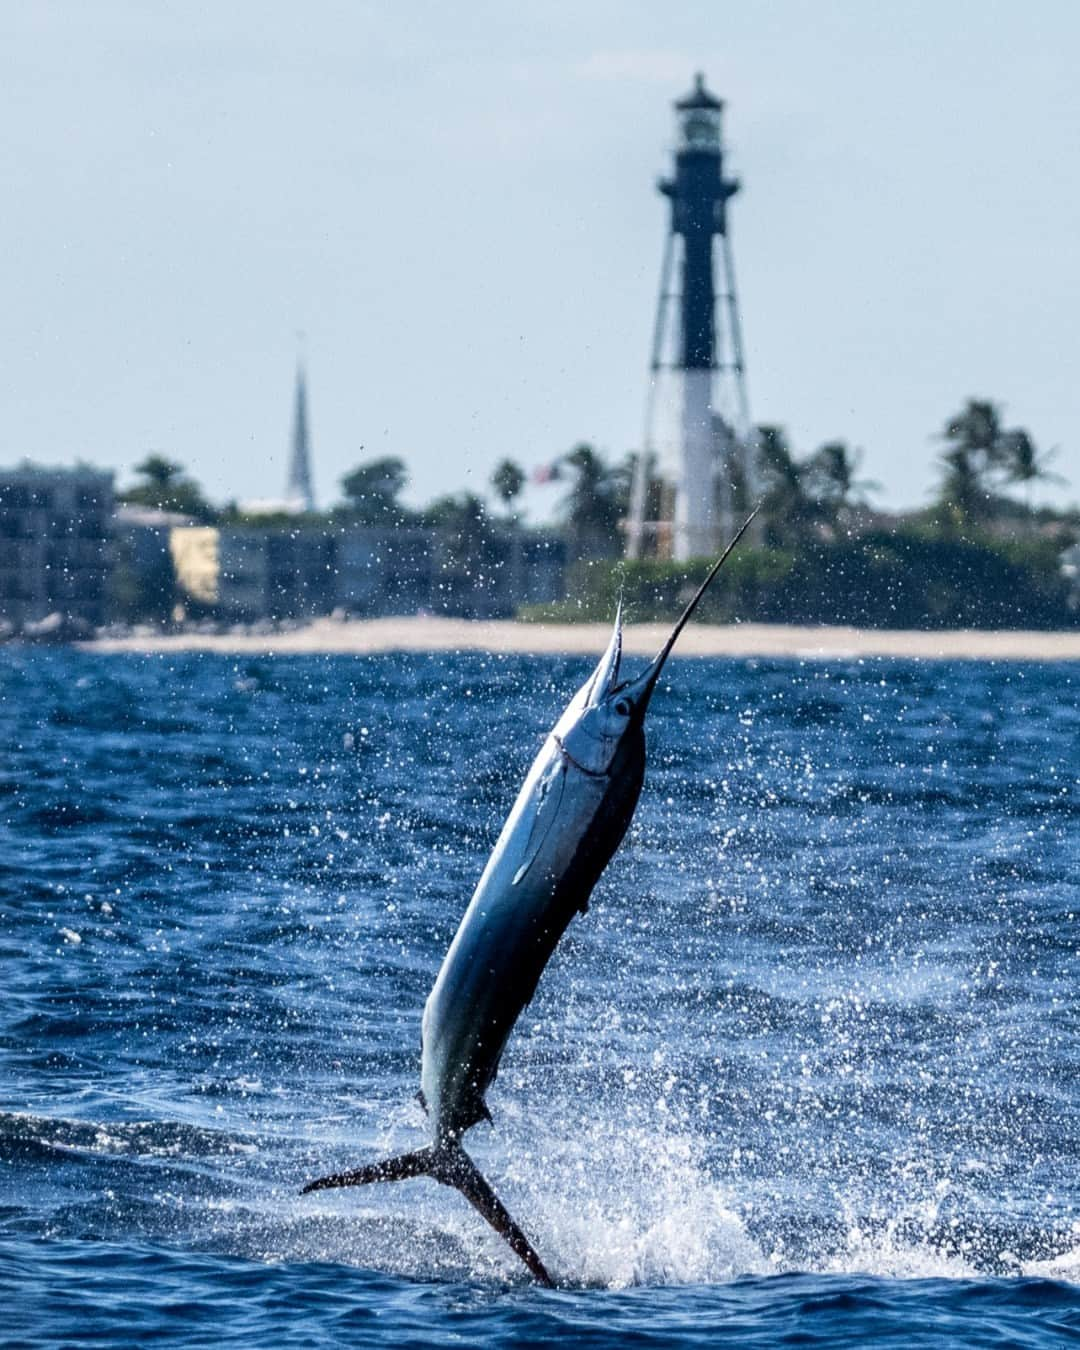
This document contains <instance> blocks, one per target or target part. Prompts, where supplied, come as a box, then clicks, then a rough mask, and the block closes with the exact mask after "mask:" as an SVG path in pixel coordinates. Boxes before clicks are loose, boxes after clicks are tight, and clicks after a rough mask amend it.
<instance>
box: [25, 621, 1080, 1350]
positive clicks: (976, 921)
mask: <svg viewBox="0 0 1080 1350" xmlns="http://www.w3.org/2000/svg"><path fill="white" fill-rule="evenodd" d="M589 664H590V663H588V662H584V661H581V660H578V659H570V658H556V657H526V656H507V657H497V658H496V657H485V656H481V655H477V654H460V655H455V654H447V655H443V654H440V655H438V656H435V655H432V656H423V655H419V656H418V655H409V656H403V655H397V656H392V655H391V656H378V657H366V658H347V657H329V658H320V657H304V658H300V657H297V658H276V659H269V658H268V659H256V660H252V659H242V660H238V659H230V658H224V657H219V656H209V655H191V656H183V657H179V658H177V657H165V658H163V657H138V656H103V655H92V654H86V653H76V652H67V651H56V652H43V651H31V650H26V649H22V650H20V649H16V648H12V647H9V648H6V649H4V650H3V651H0V963H2V965H0V969H2V973H3V986H2V988H3V992H2V996H0V1342H2V1343H3V1344H5V1345H25V1346H32V1345H41V1346H44V1345H61V1344H62V1345H69V1346H81V1345H103V1344H116V1345H136V1344H141V1343H143V1342H149V1341H154V1342H155V1343H159V1344H166V1345H183V1346H202V1345H215V1346H229V1345H250V1344H255V1343H258V1342H259V1341H260V1340H261V1341H262V1343H264V1344H273V1345H275V1346H276V1345H297V1346H299V1345H331V1344H342V1345H345V1344H349V1345H356V1344H365V1345H379V1344H388V1345H391V1344H392V1345H406V1344H416V1345H431V1344H444V1343H450V1342H455V1343H463V1344H481V1343H482V1344H485V1345H493V1346H498V1345H544V1344H549V1343H551V1344H553V1343H555V1342H556V1341H560V1340H561V1341H566V1340H568V1339H569V1340H570V1341H571V1343H576V1344H581V1345H587V1346H624V1345H665V1346H667V1345H699V1344H702V1345H703V1344H712V1343H714V1342H718V1341H722V1342H723V1343H724V1344H729V1345H747V1346H755V1345H760V1346H775V1345H782V1344H789V1343H790V1344H806V1345H815V1344H818V1345H827V1346H830V1347H834V1346H848V1345H850V1346H856V1345H857V1346H864V1345H867V1344H871V1343H872V1344H888V1343H894V1344H896V1345H903V1346H935V1347H937V1346H948V1345H957V1346H960V1345H964V1346H968V1345H970V1346H980V1347H984V1346H1031V1347H1048V1346H1059V1345H1063V1344H1066V1343H1071V1342H1072V1341H1076V1340H1080V1287H1078V1286H1080V1206H1078V1202H1080V1110H1078V1106H1080V1084H1078V1070H1080V1037H1078V1031H1080V1026H1078V1023H1080V1015H1078V1009H1077V997H1076V991H1077V975H1078V967H1077V955H1078V951H1080V936H1078V929H1077V910H1078V908H1080V890H1078V884H1077V873H1078V868H1080V787H1078V782H1077V765H1078V752H1080V709H1078V706H1077V693H1078V685H1080V669H1078V668H1077V667H1075V666H1068V665H1060V666H1052V665H1044V666H1036V665H1030V666H1025V665H1017V664H1005V665H998V664H989V663H970V664H964V663H957V664H945V663H942V664H933V663H929V664H917V663H909V662H900V661H885V660H873V661H865V662H863V661H843V660H833V661H829V662H800V661H784V662H779V661H778V662H766V661H712V660H708V661H706V660H689V659H687V660H681V661H676V662H673V663H672V664H671V666H670V667H669V670H668V672H667V673H666V675H665V679H664V682H663V685H662V687H661V690H660V691H659V693H658V695H657V697H656V699H655V700H654V703H653V709H652V711H651V713H650V720H649V728H648V730H649V742H650V760H649V770H648V775H647V779H646V786H645V790H644V793H643V795H642V800H641V804H640V807H639V809H638V814H637V817H636V820H635V823H634V825H633V827H632V828H631V831H630V833H629V835H628V837H627V839H626V841H625V843H624V845H623V847H622V849H621V850H620V852H619V853H618V854H617V855H616V858H615V860H614V861H613V863H612V864H611V866H610V868H609V869H608V871H607V873H606V874H605V876H604V878H603V879H602V880H601V883H600V885H599V886H598V888H597V890H596V892H595V894H594V897H593V902H592V905H591V907H590V910H589V913H588V914H587V915H585V916H584V917H583V918H581V919H578V920H575V922H574V923H573V925H572V926H571V929H570V931H569V932H568V934H567V937H566V939H565V941H564V943H563V945H562V946H561V947H560V949H559V951H558V952H557V954H556V957H555V959H554V960H553V962H552V964H551V966H550V967H549V969H548V971H547V972H546V975H545V977H544V979H543V980H542V982H541V986H540V990H539V993H538V996H537V998H536V1000H535V1002H534V1003H533V1004H532V1006H531V1007H530V1008H529V1009H528V1010H527V1011H526V1013H525V1015H524V1016H523V1018H522V1021H521V1023H520V1025H519V1027H518V1030H517V1032H516V1033H515V1035H514V1036H513V1037H512V1039H511V1042H510V1044H509V1047H508V1050H507V1054H506V1057H505V1059H504V1062H503V1066H502V1072H501V1075H500V1077H499V1079H498V1081H497V1083H496V1084H495V1086H494V1088H493V1090H492V1092H491V1094H490V1098H489V1104H490V1106H491V1109H492V1112H493V1115H494V1119H495V1126H494V1128H489V1127H487V1126H480V1127H478V1128H477V1129H476V1130H475V1131H474V1132H473V1133H472V1134H471V1135H470V1138H469V1144H470V1149H471V1151H472V1152H473V1155H474V1157H476V1159H477V1161H478V1162H479V1163H480V1165H481V1166H482V1168H483V1169H484V1171H485V1173H486V1174H487V1175H488V1176H489V1178H490V1179H491V1180H492V1182H493V1184H494V1185H495V1187H496V1189H497V1190H498V1191H499V1193H500V1194H501V1196H502V1197H503V1199H504V1200H505V1201H506V1203H507V1205H508V1206H509V1208H510V1209H511V1212H512V1213H513V1214H514V1215H515V1217H516V1218H517V1219H518V1221H519V1222H520V1223H521V1225H522V1226H523V1228H524V1229H525V1230H526V1232H527V1233H528V1234H529V1235H530V1237H531V1238H532V1240H533V1241H534V1243H535V1245H536V1246H537V1248H538V1249H539V1251H540V1253H541V1254H542V1256H543V1257H544V1259H545V1261H546V1262H547V1263H548V1265H549V1266H550V1268H551V1269H552V1270H553V1272H554V1273H555V1274H556V1277H557V1279H558V1281H559V1285H560V1287H559V1288H558V1289H557V1290H556V1291H542V1290H539V1289H536V1288H535V1287H533V1286H532V1284H531V1283H530V1282H529V1279H528V1276H527V1274H526V1273H525V1271H524V1269H523V1267H521V1266H520V1265H519V1263H518V1262H517V1260H516V1258H515V1257H514V1256H513V1255H512V1254H511V1253H510V1252H509V1250H508V1249H507V1248H506V1247H505V1246H504V1244H502V1243H501V1241H500V1240H499V1239H498V1238H497V1237H496V1236H495V1235H494V1234H493V1233H492V1232H491V1231H490V1230H488V1229H487V1227H486V1225H484V1224H483V1223H482V1221H481V1220H480V1219H479V1218H478V1216H477V1215H476V1214H475V1213H474V1212H473V1211H472V1210H471V1209H470V1208H469V1207H468V1205H467V1204H466V1203H465V1202H464V1201H463V1200H462V1199H461V1197H460V1196H458V1195H457V1194H456V1193H455V1192H453V1191H450V1190H446V1189H444V1188H442V1187H439V1186H437V1185H435V1184H434V1183H432V1182H430V1181H426V1180H420V1181H415V1182H409V1183H403V1184H400V1185H396V1186H383V1187H374V1188H365V1189H363V1190H353V1191H339V1192H326V1193H321V1194H317V1195H312V1196H308V1197H304V1198H301V1197H300V1196H299V1195H298V1193H297V1192H298V1190H299V1187H300V1186H301V1184H302V1183H303V1182H304V1181H305V1180H307V1179H309V1178H311V1177H313V1176H317V1175H320V1174H322V1173H325V1172H327V1171H330V1170H332V1169H335V1168H337V1167H340V1166H350V1165H355V1164H358V1163H361V1162H365V1161H368V1160H371V1159H374V1158H377V1157H380V1156H382V1155H384V1154H386V1153H388V1152H391V1151H395V1152H396V1151H400V1150H402V1149H405V1148H409V1147H413V1146H415V1145H416V1144H418V1143H419V1142H421V1140H422V1137H423V1115H422V1111H421V1109H420V1107H419V1106H418V1104H417V1103H416V1102H415V1100H414V1093H415V1091H416V1088H417V1080H418V1043H419V1029H420V1014H421V1009H422V1006H423V1002H424V999H425V997H426V995H427V992H428V990H429V988H430V986H431V983H432V980H433V978H434V975H435V972H436V970H437V968H438V965H439V962H440V960H441V958H442V956H443V953H444V952H445V949H446V947H447V945H448V943H449V940H450V938H451V936H452V934H453V931H454V928H455V926H456V924H457V921H458V919H459V917H460V915H461V913H462V911H463V909H464V907H465V904H466V902H467V900H468V897H469V894H470V893H471V890H472V887H473V885H474V884H475V881H476V879H477V876H478V875H479V872H480V869H481V867H482V865H483V862H484V860H485V858H486V855H487V852H488V850H489V848H490V846H491V844H492V842H493V841H494V838H495V836H496V834H497V833H498V830H499V827H500V825H501V823H502V819H503V817H504V815H505V813H506V811H507V809H508V807H509V805H510V803H511V801H512V800H513V797H514V795H515V794H516V791H517V787H518V785H519V782H520V780H521V778H522V776H523V775H524V772H525V770H526V768H527V766H528V763H529V762H530V760H531V758H532V756H533V755H534V754H535V752H536V750H537V748H538V746H539V744H540V741H541V739H542V737H543V735H544V733H545V732H546V730H547V729H548V727H549V726H550V725H551V723H552V722H553V721H554V719H555V717H556V716H557V714H558V713H559V711H561V708H562V706H563V704H564V703H565V701H566V699H567V698H568V697H569V695H570V694H571V693H572V692H573V690H574V689H575V688H576V686H577V684H578V682H579V681H580V680H581V678H582V677H583V676H584V674H585V673H586V671H587V669H588V667H589Z"/></svg>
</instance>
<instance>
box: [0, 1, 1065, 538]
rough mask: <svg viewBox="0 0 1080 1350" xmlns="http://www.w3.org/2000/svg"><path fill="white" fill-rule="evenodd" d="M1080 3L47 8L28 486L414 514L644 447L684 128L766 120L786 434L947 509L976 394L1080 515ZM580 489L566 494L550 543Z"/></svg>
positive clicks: (767, 308)
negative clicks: (96, 471)
mask: <svg viewBox="0 0 1080 1350" xmlns="http://www.w3.org/2000/svg"><path fill="white" fill-rule="evenodd" d="M1077 50H1080V9H1078V8H1077V7H1075V6H1073V5H1070V4H1066V3H1055V2H1054V0H1034V2H1033V3H1028V4H1019V3H1011V4H999V3H993V2H992V0H978V2H977V3H976V2H975V0H950V2H949V3H947V4H940V3H928V2H926V0H906V2H905V3H901V4H894V5H890V6H885V5H877V4H873V5H872V4H866V3H859V2H857V0H844V2H843V3H841V2H840V0H813V3H796V0H772V3H768V4H758V5H745V4H744V5H728V4H719V3H711V4H710V3H690V2H687V3H676V4H672V5H664V6H658V5H655V4H649V3H643V2H642V3H639V2H638V0H620V2H619V3H615V2H614V0H598V2H597V3H586V4H581V3H575V4H569V3H562V0H551V2H550V3H545V4H543V5H537V4H533V5H499V4H493V3H492V4H489V3H477V4H464V5H459V6H446V5H437V4H434V3H414V4H411V5H396V4H392V3H390V0H385V3H363V2H362V0H361V2H358V3H346V2H345V0H337V2H332V0H311V2H310V3H307V4H304V5H299V4H289V5H285V4H277V3H268V2H266V0H263V2H262V3H255V2H254V0H231V2H230V3H214V4H204V3H198V2H197V0H184V3H161V2H159V3H152V4H146V3H145V0H138V2H136V0H95V2H94V3H92V4H88V3H76V0H70V2H69V3H54V2H52V0H34V3H30V2H29V0H27V2H26V3H11V4H7V5H5V6H3V7H2V9H0V175H2V181H3V182H4V184H5V197H6V201H5V205H4V209H3V211H0V283H2V284H0V294H2V295H3V296H4V307H3V321H2V322H0V389H2V398H3V416H2V419H0V463H12V462H15V461H17V460H19V459H22V458H24V457H28V458H31V459H35V460H39V461H42V462H46V463H64V462H71V461H73V460H74V459H76V458H81V459H85V460H89V461H91V462H94V463H100V464H104V465H110V466H115V467H116V468H117V469H118V470H119V471H120V473H121V481H124V480H125V478H126V477H127V476H129V474H130V469H131V466H132V465H133V464H134V463H136V462H137V461H138V460H139V459H140V458H141V457H142V456H143V455H144V454H145V453H146V452H147V451H148V450H150V449H155V450H161V451H164V452H166V453H168V454H170V455H172V456H173V457H174V458H176V459H179V460H181V461H182V462H183V463H185V464H186V465H187V466H188V467H189V469H190V470H191V471H192V472H193V473H194V474H195V475H196V476H197V477H198V478H199V479H201V480H202V482H203V483H204V485H205V486H206V488H207V490H208V491H209V492H210V493H211V494H212V495H213V496H215V497H220V498H224V497H251V496H267V495H272V494H274V493H276V492H278V491H280V490H281V488H282V487H283V483H284V476H285V469H286V460H287V453H288V440H289V422H290V416H291V401H292V379H293V368H294V363H295V358H296V350H297V337H296V334H297V332H298V330H302V331H303V332H304V333H305V334H306V339H305V342H306V352H307V364H308V369H309V379H310V392H311V423H312V435H313V444H314V452H315V476H316V489H317V492H318V495H319V497H320V499H321V500H322V501H323V502H328V501H330V500H332V499H333V498H334V497H335V495H336V491H337V480H338V479H339V478H340V476H341V475H342V474H343V473H344V472H346V471H347V469H349V468H350V467H351V466H352V465H354V464H355V463H356V462H357V461H358V460H360V459H362V458H365V457H370V456H373V455H377V454H390V453H392V454H400V455H401V456H402V457H403V458H404V459H405V460H406V462H407V463H408V465H409V468H410V472H411V475H412V480H413V482H412V486H411V489H410V495H411V497H412V498H413V499H414V500H421V499H426V498H429V497H431V496H433V495H435V494H436V493H439V492H445V491H451V490H454V489H456V488H459V487H472V488H474V489H483V488H484V486H485V485H486V481H487V477H488V475H489V473H490V471H491V468H492V466H493V465H494V463H495V462H496V461H497V460H498V459H499V458H500V457H501V456H503V455H506V454H510V455H512V456H514V457H516V458H518V459H520V460H521V461H522V462H523V463H524V464H526V465H527V466H532V465H536V464H539V463H542V462H544V461H547V460H550V459H552V458H553V457H554V456H555V455H557V454H558V453H559V452H561V451H562V450H565V449H567V448H569V446H570V445H572V444H573V443H574V442H575V441H577V440H579V439H589V440H592V441H594V442H595V443H596V444H598V445H599V446H600V447H601V448H603V449H605V450H607V451H609V452H611V453H613V454H622V453H623V452H624V451H626V450H628V449H630V448H633V447H635V446H636V445H637V444H638V443H639V441H640V438H641V427H642V415H643V406H644V397H645V379H646V364H647V357H648V345H649V335H650V327H651V323H652V311H653V304H654V296H655V289H656V281H657V274H658V269H659V264H660V250H661V244H662V239H663V233H664V229H665V203H664V202H663V200H662V199H661V198H660V197H659V196H658V195H657V194H656V192H655V186H654V184H655V180H656V178H657V176H658V175H659V174H661V173H662V172H663V171H664V170H665V168H666V166H667V157H668V154H669V150H670V146H671V142H672V121H671V110H670V100H671V99H673V98H675V97H677V96H678V95H679V94H681V93H683V92H684V91H685V89H686V88H687V87H688V86H689V84H690V80H691V77H692V74H693V72H694V71H695V70H696V69H699V68H700V69H703V70H704V71H705V72H706V73H707V77H708V80H709V83H710V85H711V86H712V87H713V88H714V89H715V90H716V91H717V92H718V93H720V94H722V95H723V97H725V98H726V99H727V100H728V108H727V123H726V135H727V141H728V144H729V147H730V150H731V163H732V167H733V168H734V170H735V171H736V172H737V173H738V174H739V175H740V176H741V177H742V179H743V183H744V190H743V193H742V194H741V195H740V196H739V197H738V198H737V199H736V201H735V203H734V205H733V208H732V210H733V214H732V230H733V241H734V247H735V255H736V266H737V271H738V276H739V283H740V289H741V293H742V301H743V313H744V324H745V330H746V346H747V360H748V368H749V383H750V397H751V404H752V409H753V413H754V416H755V419H756V420H759V421H769V422H781V423H783V424H784V425H786V426H787V427H788V429H789V432H790V434H791V437H792V440H793V441H794V443H795V445H796V446H797V447H798V448H799V449H802V450H807V451H808V450H812V449H813V448H815V447H816V446H817V445H818V444H820V443H821V442H822V441H823V440H825V439H829V438H834V437H842V438H846V439H848V440H850V441H851V442H852V443H854V444H855V445H857V446H861V447H863V448H864V449H865V452H866V460H865V464H864V468H863V472H864V473H865V475H866V476H868V477H872V478H875V479H878V480H879V481H880V482H881V483H882V484H883V485H884V492H883V493H882V499H883V500H884V501H886V502H889V503H891V504H896V505H915V504H919V503H920V502H922V501H924V500H925V499H926V495H927V493H928V491H929V488H930V486H931V483H932V481H933V458H934V455H935V453H936V451H937V445H936V443H935V441H934V439H933V434H934V432H935V431H936V430H938V429H939V427H940V425H941V423H942V422H943V420H944V419H945V417H946V415H947V414H948V413H949V412H951V411H952V410H953V409H955V408H956V407H958V406H959V405H960V404H961V403H962V401H963V400H964V399H965V398H966V397H967V396H969V395H981V396H988V397H991V398H995V399H998V400H1000V401H1002V402H1003V403H1004V404H1005V407H1006V417H1007V419H1008V421H1009V422H1010V423H1011V424H1018V425H1023V426H1026V427H1028V429H1029V430H1030V431H1031V432H1032V434H1033V435H1034V437H1035V439H1036V441H1037V443H1038V444H1039V445H1040V446H1044V447H1050V446H1059V447H1060V452H1059V455H1058V458H1057V460H1056V461H1055V466H1054V467H1055V468H1057V469H1058V471H1059V472H1061V473H1062V474H1064V475H1066V476H1067V477H1068V478H1069V479H1070V480H1071V483H1070V486H1069V487H1068V488H1066V489H1057V490H1056V491H1054V492H1053V493H1051V496H1052V498H1053V499H1056V500H1058V501H1066V500H1076V499H1077V498H1078V497H1080V435H1078V434H1077V423H1078V411H1080V409H1078V403H1080V396H1078V393H1077V381H1076V378H1075V376H1074V366H1075V356H1076V350H1077V326H1078V325H1077V315H1078V310H1080V304H1078V302H1080V250H1078V248H1077V244H1076V240H1077V238H1078V237H1080V174H1078V172H1077V166H1078V153H1077V152H1078V146H1077V141H1078V139H1080V92H1078V87H1077V86H1078V82H1077V80H1076V78H1075V72H1074V67H1075V56H1076V52H1077ZM556 492H557V489H547V490H545V491H543V492H536V493H534V494H533V498H532V502H531V505H532V507H533V509H534V511H535V512H536V513H537V514H538V515H543V514H544V513H545V512H546V511H547V510H548V509H550V506H551V504H552V502H553V501H554V500H555V494H556Z"/></svg>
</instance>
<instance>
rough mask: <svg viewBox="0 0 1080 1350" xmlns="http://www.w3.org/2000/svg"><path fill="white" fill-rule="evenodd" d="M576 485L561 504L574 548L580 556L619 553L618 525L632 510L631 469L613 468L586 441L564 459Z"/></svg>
mask: <svg viewBox="0 0 1080 1350" xmlns="http://www.w3.org/2000/svg"><path fill="white" fill-rule="evenodd" d="M562 462H563V463H564V464H565V465H567V467H568V468H570V469H572V470H573V472H574V483H573V486H572V487H571V489H570V491H569V493H567V495H566V497H565V498H564V499H563V502H562V512H563V516H564V519H565V521H566V524H567V527H568V531H569V535H570V541H571V549H572V551H573V553H574V554H575V555H576V556H577V557H579V558H581V557H609V556H611V555H612V554H615V553H618V552H619V550H620V539H619V522H620V520H622V518H623V517H624V516H625V515H626V513H627V510H628V507H629V494H630V469H629V468H628V466H627V464H621V465H618V466H615V467H612V466H611V465H610V464H608V463H607V461H606V460H605V459H604V458H603V456H602V455H600V454H599V453H598V452H597V451H596V450H595V449H593V447H592V446H591V445H588V444H586V443H585V442H584V441H582V442H581V443H579V444H578V445H575V446H574V448H573V450H571V451H569V452H568V453H567V454H565V455H564V456H563V459H562Z"/></svg>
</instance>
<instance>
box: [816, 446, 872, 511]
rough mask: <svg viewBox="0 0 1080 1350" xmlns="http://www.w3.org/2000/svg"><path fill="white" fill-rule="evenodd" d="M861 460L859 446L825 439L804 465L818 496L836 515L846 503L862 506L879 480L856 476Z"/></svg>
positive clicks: (846, 505)
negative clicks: (852, 446) (852, 448)
mask: <svg viewBox="0 0 1080 1350" xmlns="http://www.w3.org/2000/svg"><path fill="white" fill-rule="evenodd" d="M862 461H863V452H862V451H861V450H851V449H849V448H848V446H847V444H846V442H844V441H827V442H826V443H825V444H824V445H823V446H821V447H820V448H819V449H818V450H816V451H815V452H814V454H813V455H812V456H811V459H810V462H809V464H808V465H807V471H808V473H807V476H808V477H809V479H810V480H811V482H812V484H813V486H814V488H815V490H816V493H817V496H818V498H819V499H820V500H821V501H823V502H824V503H825V504H826V505H827V506H828V507H829V508H830V509H831V510H832V512H833V514H834V515H839V514H840V513H842V512H843V511H845V510H846V509H847V508H848V507H850V506H863V505H865V504H866V498H867V496H868V495H869V494H870V493H873V492H878V491H880V489H881V484H880V483H877V482H875V481H874V480H873V479H872V478H856V476H855V475H856V474H857V473H858V471H859V466H860V464H861V463H862Z"/></svg>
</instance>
